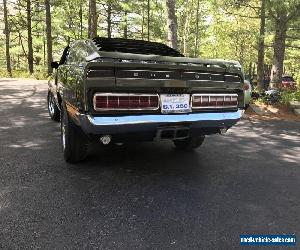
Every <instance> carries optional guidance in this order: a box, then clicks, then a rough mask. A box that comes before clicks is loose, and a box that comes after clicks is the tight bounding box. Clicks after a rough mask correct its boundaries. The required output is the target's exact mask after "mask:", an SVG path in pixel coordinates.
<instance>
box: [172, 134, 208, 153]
mask: <svg viewBox="0 0 300 250" xmlns="http://www.w3.org/2000/svg"><path fill="white" fill-rule="evenodd" d="M204 139H205V136H204V135H203V136H193V137H189V138H186V139H183V140H174V141H173V142H174V144H175V147H176V148H177V149H179V150H183V151H193V150H194V149H196V148H198V147H200V146H201V145H202V143H203V141H204Z"/></svg>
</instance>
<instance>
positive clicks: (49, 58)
mask: <svg viewBox="0 0 300 250" xmlns="http://www.w3.org/2000/svg"><path fill="white" fill-rule="evenodd" d="M45 8H46V36H47V66H48V75H51V74H52V67H51V63H52V61H53V58H52V35H51V12H50V0H45Z"/></svg>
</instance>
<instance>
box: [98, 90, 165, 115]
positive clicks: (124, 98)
mask: <svg viewBox="0 0 300 250" xmlns="http://www.w3.org/2000/svg"><path fill="white" fill-rule="evenodd" d="M158 108H159V102H158V95H153V94H111V93H109V94H104V93H103V94H102V93H97V94H95V95H94V109H95V110H98V111H100V110H157V109H158Z"/></svg>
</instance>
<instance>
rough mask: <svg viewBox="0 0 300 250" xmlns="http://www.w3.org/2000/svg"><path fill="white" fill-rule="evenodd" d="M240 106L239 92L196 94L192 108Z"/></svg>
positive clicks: (193, 97)
mask: <svg viewBox="0 0 300 250" xmlns="http://www.w3.org/2000/svg"><path fill="white" fill-rule="evenodd" d="M237 106H238V95H237V94H194V95H193V96H192V108H193V109H202V108H233V107H237Z"/></svg>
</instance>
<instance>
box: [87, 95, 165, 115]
mask: <svg viewBox="0 0 300 250" xmlns="http://www.w3.org/2000/svg"><path fill="white" fill-rule="evenodd" d="M97 96H107V97H110V96H115V97H130V96H133V97H146V96H147V97H156V98H157V106H156V107H143V108H140V107H139V108H97V106H96V98H97ZM93 108H94V110H95V111H157V110H159V108H160V97H159V95H158V94H146V93H95V94H94V97H93Z"/></svg>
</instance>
